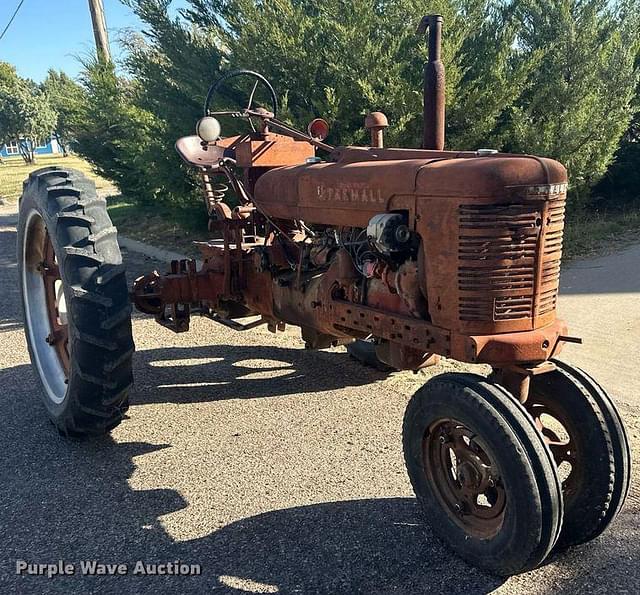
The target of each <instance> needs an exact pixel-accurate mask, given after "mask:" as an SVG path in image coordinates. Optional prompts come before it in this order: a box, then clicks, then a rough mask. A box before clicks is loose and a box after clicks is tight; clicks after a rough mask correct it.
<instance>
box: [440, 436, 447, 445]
mask: <svg viewBox="0 0 640 595" xmlns="http://www.w3.org/2000/svg"><path fill="white" fill-rule="evenodd" d="M446 441H447V439H446V438H445V437H444V436H440V444H444V443H445V442H446Z"/></svg>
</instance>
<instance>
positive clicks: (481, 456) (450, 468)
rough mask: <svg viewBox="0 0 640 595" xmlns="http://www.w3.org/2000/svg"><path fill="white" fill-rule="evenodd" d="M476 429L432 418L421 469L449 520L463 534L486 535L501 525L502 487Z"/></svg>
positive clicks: (450, 420) (446, 419)
mask: <svg viewBox="0 0 640 595" xmlns="http://www.w3.org/2000/svg"><path fill="white" fill-rule="evenodd" d="M483 444H484V442H483V441H482V440H481V439H480V437H479V436H478V434H477V432H476V431H474V430H472V429H470V428H467V427H466V426H465V425H464V424H463V423H461V422H460V421H458V420H456V419H451V418H442V419H439V420H437V421H436V422H434V423H433V424H432V425H431V426H430V427H429V431H428V432H426V433H425V436H424V438H423V440H422V451H423V452H422V461H423V469H424V473H425V475H426V477H427V479H428V480H429V482H430V484H431V485H432V486H433V489H434V492H435V494H436V497H437V498H438V500H439V501H440V503H441V504H442V505H443V508H444V510H445V511H446V512H447V513H448V515H449V518H450V519H451V520H452V521H453V522H454V523H455V524H456V525H458V526H460V527H461V528H462V529H463V530H464V531H465V532H466V533H467V534H468V535H472V536H474V537H476V538H478V539H491V538H492V537H494V536H495V535H496V534H497V533H498V531H499V530H500V528H501V527H502V525H503V523H504V518H505V512H506V508H507V497H506V490H505V487H504V485H503V479H502V476H501V472H500V469H499V468H498V467H497V465H496V464H495V463H494V462H493V460H492V456H491V454H492V453H491V452H489V451H488V450H485V449H486V446H484V448H483Z"/></svg>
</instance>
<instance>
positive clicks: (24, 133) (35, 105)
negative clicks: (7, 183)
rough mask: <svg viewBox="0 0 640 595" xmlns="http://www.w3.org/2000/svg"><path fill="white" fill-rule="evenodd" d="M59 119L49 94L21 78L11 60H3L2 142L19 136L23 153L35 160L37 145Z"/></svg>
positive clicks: (0, 69)
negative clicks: (4, 61)
mask: <svg viewBox="0 0 640 595" xmlns="http://www.w3.org/2000/svg"><path fill="white" fill-rule="evenodd" d="M56 119H57V114H56V112H55V110H54V109H53V108H52V107H51V104H50V102H49V97H48V96H47V94H46V93H45V92H44V91H43V90H42V89H41V88H40V87H39V86H38V85H36V84H35V83H34V82H33V81H31V80H28V79H23V78H20V77H19V76H18V74H17V73H16V71H15V68H13V67H12V66H10V65H9V64H6V63H0V145H4V144H5V143H8V142H10V141H13V140H17V141H18V146H19V148H20V153H21V155H22V157H23V158H24V160H25V161H26V162H27V163H31V162H33V161H35V155H34V151H35V147H36V146H37V145H38V142H39V140H42V139H45V138H48V137H49V136H50V135H51V131H52V130H53V128H54V127H55V124H56Z"/></svg>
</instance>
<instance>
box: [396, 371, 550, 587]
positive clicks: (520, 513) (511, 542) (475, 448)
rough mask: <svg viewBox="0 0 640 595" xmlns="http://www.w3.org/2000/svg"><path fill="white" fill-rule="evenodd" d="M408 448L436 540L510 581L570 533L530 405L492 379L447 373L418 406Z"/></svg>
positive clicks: (410, 411)
mask: <svg viewBox="0 0 640 595" xmlns="http://www.w3.org/2000/svg"><path fill="white" fill-rule="evenodd" d="M447 428H449V429H450V430H451V431H449V430H448V429H447ZM465 436H466V437H465ZM403 447H404V456H405V462H406V465H407V471H408V473H409V478H410V480H411V483H412V485H413V488H414V491H415V493H416V496H417V497H418V501H419V502H420V504H421V505H422V508H423V509H424V512H425V516H426V518H427V519H428V520H429V523H430V524H431V528H432V530H433V532H434V533H436V534H437V535H438V536H439V537H440V538H441V539H442V541H443V542H444V543H446V544H447V545H449V547H451V549H453V550H454V551H456V552H457V553H458V554H459V555H460V556H461V557H462V558H464V559H465V560H467V561H468V562H470V563H472V564H474V565H475V566H478V567H480V568H482V569H484V570H487V571H490V572H494V573H497V574H500V575H511V574H517V573H519V572H524V571H526V570H530V569H532V568H535V567H536V566H538V565H539V564H540V563H541V562H542V561H543V560H544V559H545V558H546V556H547V555H548V553H549V552H550V551H551V549H552V547H553V546H554V544H555V542H556V540H557V538H558V535H559V533H560V528H561V525H562V493H561V486H560V481H559V479H558V476H557V473H556V468H555V464H554V462H553V458H552V455H551V453H550V451H549V449H548V448H547V447H546V445H545V444H544V441H543V440H542V437H541V436H540V434H539V433H538V432H537V430H536V428H535V425H534V424H533V421H532V419H531V418H530V417H529V416H528V415H527V413H526V411H525V410H524V408H523V407H522V406H521V405H520V403H518V402H517V401H515V400H513V399H512V398H511V397H509V396H508V395H507V394H505V393H504V392H502V391H501V390H499V389H498V388H497V387H495V386H493V385H491V384H490V383H488V382H487V381H486V379H485V378H483V377H480V376H473V375H468V374H443V375H441V376H438V377H436V378H434V379H432V380H430V381H429V382H427V383H426V384H425V386H423V387H422V388H421V389H420V390H419V391H418V392H416V394H415V395H414V396H413V398H412V399H411V401H410V402H409V405H408V406H407V410H406V413H405V417H404V425H403ZM438 449H445V451H443V452H440V453H438ZM447 449H448V450H449V451H455V452H454V455H453V457H455V461H454V460H453V459H452V460H451V461H450V458H452V455H451V454H450V453H447ZM443 453H444V456H443Z"/></svg>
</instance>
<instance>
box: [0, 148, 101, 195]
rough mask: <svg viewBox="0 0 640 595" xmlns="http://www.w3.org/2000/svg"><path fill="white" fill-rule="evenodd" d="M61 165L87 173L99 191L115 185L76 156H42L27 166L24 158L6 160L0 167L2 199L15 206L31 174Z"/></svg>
mask: <svg viewBox="0 0 640 595" xmlns="http://www.w3.org/2000/svg"><path fill="white" fill-rule="evenodd" d="M51 165H59V166H61V167H71V168H73V169H78V170H80V171H81V172H83V173H85V174H86V175H87V176H89V177H90V178H91V179H93V180H94V181H95V183H96V187H97V188H98V190H109V189H111V188H113V184H111V182H109V181H108V180H105V179H104V178H101V177H100V176H97V175H96V174H95V173H94V172H93V170H92V168H91V165H90V164H89V163H87V162H86V161H85V160H84V159H81V158H80V157H78V156H76V155H69V156H68V157H63V156H62V155H42V156H40V157H38V158H37V163H33V164H31V165H26V164H25V162H24V161H23V159H22V157H9V158H4V159H3V163H2V164H1V165H0V197H2V198H3V199H4V200H5V202H7V203H8V204H14V203H16V202H17V201H18V198H19V197H20V195H21V194H22V182H23V181H24V180H26V179H27V178H28V177H29V174H30V173H31V172H32V171H34V170H36V169H40V168H41V167H48V166H51Z"/></svg>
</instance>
